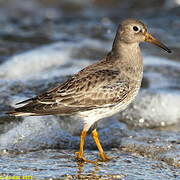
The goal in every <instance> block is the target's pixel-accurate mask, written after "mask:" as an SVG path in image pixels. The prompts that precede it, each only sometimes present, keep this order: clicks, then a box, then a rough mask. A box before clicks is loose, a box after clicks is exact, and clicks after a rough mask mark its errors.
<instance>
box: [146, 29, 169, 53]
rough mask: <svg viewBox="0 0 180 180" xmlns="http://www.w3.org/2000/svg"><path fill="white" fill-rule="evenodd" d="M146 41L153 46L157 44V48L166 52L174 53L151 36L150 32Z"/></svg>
mask: <svg viewBox="0 0 180 180" xmlns="http://www.w3.org/2000/svg"><path fill="white" fill-rule="evenodd" d="M145 41H146V42H150V43H152V44H155V45H156V46H159V47H160V48H162V49H164V50H165V51H167V52H168V53H171V52H172V51H171V50H170V49H169V48H167V47H166V46H165V45H164V44H163V43H161V42H160V41H158V40H157V39H156V38H154V37H153V36H152V35H151V34H149V33H148V32H146V33H145Z"/></svg>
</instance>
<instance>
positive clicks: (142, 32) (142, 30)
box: [118, 19, 171, 53]
mask: <svg viewBox="0 0 180 180" xmlns="http://www.w3.org/2000/svg"><path fill="white" fill-rule="evenodd" d="M118 35H119V38H120V40H121V41H123V42H125V43H128V44H130V43H140V42H149V43H152V44H155V45H157V46H159V47H161V48H162V49H164V50H165V51H167V52H168V53H171V50H170V49H169V48H167V47H166V46H165V45H164V44H163V43H161V42H160V41H158V40H157V39H156V38H154V37H153V36H152V35H151V34H150V33H148V31H147V27H146V26H145V25H144V24H143V23H142V22H140V21H138V20H136V19H127V20H125V21H123V22H122V23H121V24H120V26H119V28H118Z"/></svg>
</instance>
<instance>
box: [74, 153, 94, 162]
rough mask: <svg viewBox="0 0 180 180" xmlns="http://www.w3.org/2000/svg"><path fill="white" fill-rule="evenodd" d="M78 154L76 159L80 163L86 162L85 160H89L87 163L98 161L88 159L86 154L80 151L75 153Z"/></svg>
mask: <svg viewBox="0 0 180 180" xmlns="http://www.w3.org/2000/svg"><path fill="white" fill-rule="evenodd" d="M75 155H76V160H77V161H78V162H80V163H84V162H87V163H92V164H97V163H98V162H97V161H91V160H88V159H86V158H85V157H84V155H83V154H82V153H80V152H76V153H75Z"/></svg>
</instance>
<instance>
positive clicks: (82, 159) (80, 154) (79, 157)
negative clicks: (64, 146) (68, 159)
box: [75, 130, 96, 164]
mask: <svg viewBox="0 0 180 180" xmlns="http://www.w3.org/2000/svg"><path fill="white" fill-rule="evenodd" d="M86 134H87V131H86V130H82V133H81V136H80V148H79V152H76V153H75V154H76V159H77V161H79V162H89V163H93V164H96V162H95V161H91V160H88V159H86V158H85V157H84V140H85V137H86Z"/></svg>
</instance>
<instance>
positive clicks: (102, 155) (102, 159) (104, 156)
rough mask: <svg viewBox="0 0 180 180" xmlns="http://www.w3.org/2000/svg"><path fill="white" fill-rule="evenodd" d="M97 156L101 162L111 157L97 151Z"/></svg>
mask: <svg viewBox="0 0 180 180" xmlns="http://www.w3.org/2000/svg"><path fill="white" fill-rule="evenodd" d="M99 157H100V158H101V161H103V162H107V161H110V160H111V159H112V158H111V157H108V156H107V155H106V154H105V153H99Z"/></svg>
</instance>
